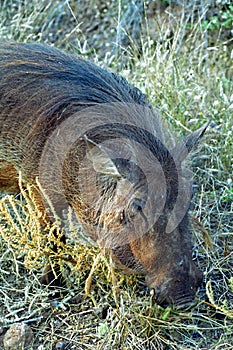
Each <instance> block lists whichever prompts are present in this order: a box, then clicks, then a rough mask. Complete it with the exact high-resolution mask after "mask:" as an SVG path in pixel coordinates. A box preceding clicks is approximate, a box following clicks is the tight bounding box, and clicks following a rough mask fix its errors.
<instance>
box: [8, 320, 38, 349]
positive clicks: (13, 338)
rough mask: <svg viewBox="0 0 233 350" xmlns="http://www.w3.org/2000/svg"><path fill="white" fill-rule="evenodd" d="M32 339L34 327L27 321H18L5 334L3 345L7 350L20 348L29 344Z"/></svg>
mask: <svg viewBox="0 0 233 350" xmlns="http://www.w3.org/2000/svg"><path fill="white" fill-rule="evenodd" d="M32 340H33V332H32V329H31V328H30V327H29V326H28V325H26V324H25V323H17V324H14V325H12V326H11V327H10V328H9V329H8V331H7V332H6V334H5V335H4V338H3V345H4V349H5V350H19V349H24V348H25V347H27V346H29V345H30V343H31V342H32Z"/></svg>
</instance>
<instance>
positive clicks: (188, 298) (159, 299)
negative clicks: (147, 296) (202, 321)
mask: <svg viewBox="0 0 233 350" xmlns="http://www.w3.org/2000/svg"><path fill="white" fill-rule="evenodd" d="M151 293H152V296H153V301H154V302H155V303H156V304H159V305H160V306H162V307H163V308H166V307H171V308H174V309H177V310H184V309H186V310H188V309H191V308H193V307H194V306H195V305H196V304H197V301H196V300H194V298H195V295H194V294H193V295H181V296H180V297H176V298H172V297H169V296H164V295H162V294H161V293H157V294H156V293H155V289H151Z"/></svg>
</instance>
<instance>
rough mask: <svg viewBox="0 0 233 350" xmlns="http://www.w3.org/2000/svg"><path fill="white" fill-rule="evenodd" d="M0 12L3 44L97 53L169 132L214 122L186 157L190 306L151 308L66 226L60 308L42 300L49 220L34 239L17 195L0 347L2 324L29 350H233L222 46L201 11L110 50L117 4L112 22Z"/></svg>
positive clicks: (68, 12) (44, 4) (26, 199)
mask: <svg viewBox="0 0 233 350" xmlns="http://www.w3.org/2000/svg"><path fill="white" fill-rule="evenodd" d="M10 2H11V6H10V5H9V1H2V2H1V5H0V13H1V18H2V21H1V24H0V35H1V39H2V40H21V41H42V42H50V43H55V44H56V45H57V46H59V47H63V48H65V49H69V50H70V49H71V48H73V50H74V51H78V52H81V53H83V54H84V55H85V56H89V55H90V53H93V52H95V59H96V58H98V60H99V61H100V64H103V65H105V64H106V63H108V65H110V66H111V67H113V69H114V70H116V71H120V72H121V74H123V75H124V76H125V77H126V78H127V79H128V80H129V81H131V82H132V83H133V84H135V85H137V86H138V87H139V88H140V89H142V90H143V91H144V92H146V93H147V94H148V96H149V98H150V100H151V102H152V104H153V105H154V106H158V107H159V108H160V109H161V113H162V116H163V117H164V118H165V119H166V120H168V121H169V122H170V123H171V124H172V125H173V127H174V128H175V129H176V130H178V131H179V133H181V134H183V133H185V132H186V131H187V130H195V129H196V128H197V127H198V126H200V125H202V124H203V123H204V122H205V121H207V120H211V121H212V122H211V127H210V128H209V130H208V133H207V136H206V138H205V139H204V140H203V142H202V147H201V148H200V150H199V152H198V153H197V154H195V156H194V159H193V167H194V172H195V184H194V191H195V195H194V198H193V204H192V215H193V216H195V217H196V218H197V219H198V220H199V221H200V222H201V223H202V224H203V225H204V227H205V230H206V231H207V234H206V233H205V231H204V230H203V228H200V226H199V225H198V223H197V222H196V221H195V220H194V221H193V227H194V232H195V235H194V259H195V260H196V262H197V264H198V265H199V266H200V267H201V269H202V271H203V272H204V281H203V284H202V287H201V288H200V290H199V292H198V293H197V305H196V307H194V308H193V309H192V310H189V311H177V310H172V309H163V308H161V307H159V306H157V305H153V304H152V302H151V296H150V294H149V292H148V290H146V288H145V287H144V284H143V281H142V280H141V279H140V278H139V277H133V276H124V275H123V274H122V273H120V272H119V271H114V270H113V268H112V267H111V264H110V262H109V259H108V258H106V257H104V255H103V254H102V252H100V251H99V249H98V248H97V247H91V246H89V245H85V244H83V237H82V235H81V232H80V228H79V227H76V226H75V227H74V226H73V225H72V220H71V219H70V220H68V223H67V227H66V230H67V231H68V230H69V232H71V234H69V239H68V245H67V246H66V247H62V246H61V250H59V251H58V253H57V256H56V258H58V259H59V262H60V264H61V266H62V271H63V274H64V276H65V277H66V280H67V287H66V288H65V290H64V291H63V293H64V294H62V298H61V299H60V300H59V301H54V300H52V299H51V296H52V293H53V291H51V290H48V289H47V288H42V286H41V284H40V282H39V279H40V277H41V274H42V270H43V266H45V265H46V264H47V263H48V262H49V261H50V259H51V257H52V254H54V253H52V252H51V248H50V246H49V245H48V243H47V240H46V239H45V237H48V236H49V237H50V240H53V239H55V238H54V237H53V232H54V228H55V226H57V225H59V222H56V223H55V224H54V226H49V225H48V227H47V228H46V229H45V231H46V234H44V233H42V227H41V225H40V221H39V218H40V215H41V213H40V212H39V210H37V208H36V206H35V204H34V202H33V196H32V194H31V189H30V188H27V189H26V190H25V191H24V192H23V194H21V195H18V196H9V195H6V194H4V195H3V196H2V199H1V202H0V229H1V234H2V237H0V252H1V258H0V259H1V264H0V286H1V288H0V305H1V315H0V347H3V346H2V343H1V342H2V339H3V336H4V333H5V332H6V330H7V329H8V328H9V326H10V325H12V324H14V323H18V322H26V323H27V324H28V325H29V326H30V327H31V328H32V330H33V333H34V340H33V343H32V344H30V346H29V347H28V349H39V350H45V349H59V346H60V349H94V348H95V349H148V350H150V349H165V350H166V349H168V350H170V349H177V350H178V349H183V350H188V349H193V350H194V349H202V350H205V349H206V350H207V349H208V350H209V349H211V350H220V349H221V350H224V349H225V350H228V349H232V348H233V346H232V344H233V326H232V324H233V322H232V318H233V274H232V271H233V220H232V214H233V204H232V203H233V187H232V186H233V185H232V183H233V178H232V173H233V156H232V149H233V137H232V132H233V129H232V125H233V114H232V108H233V105H232V103H233V86H232V81H231V80H230V77H232V64H231V58H232V51H231V50H232V43H231V42H230V41H229V40H227V39H225V38H224V39H222V37H221V36H220V35H217V36H216V33H215V34H214V35H213V36H211V34H212V33H211V32H210V31H208V30H207V29H203V26H202V19H203V18H204V17H205V13H206V11H205V10H206V9H207V8H205V7H203V8H202V10H203V11H199V12H194V11H193V12H190V13H191V14H192V16H191V17H190V18H191V19H189V20H187V18H188V17H187V14H186V12H185V11H184V12H183V13H182V11H178V12H177V13H176V12H175V10H174V11H172V9H167V14H166V13H164V12H163V13H160V14H153V16H152V15H151V13H150V12H148V17H147V20H145V19H144V18H143V21H142V26H141V33H140V40H138V38H137V40H136V37H134V31H133V30H132V31H130V28H127V31H126V32H127V35H128V40H127V42H122V43H121V46H122V47H121V50H122V51H120V52H119V50H118V51H117V52H116V51H115V50H114V48H115V47H116V46H114V44H112V42H113V40H114V38H116V33H117V29H119V28H118V27H119V25H120V23H121V22H120V19H121V18H123V19H124V15H125V13H126V10H125V9H126V7H124V6H125V4H126V2H122V8H121V13H119V12H118V7H117V6H116V5H114V6H113V5H110V4H108V5H104V4H103V3H102V2H101V1H92V2H91V3H90V5H89V7H88V11H86V13H85V9H86V6H83V7H82V6H81V4H82V1H78V2H76V1H53V2H50V1H45V0H44V1H38V0H33V1H22V0H18V1H13V0H11V1H10ZM138 3H140V2H138ZM78 4H79V5H78ZM203 4H205V2H203ZM206 4H207V3H206ZM101 6H104V9H105V10H104V11H103V10H102V7H101ZM206 6H207V5H206ZM81 9H82V10H81ZM92 9H93V10H92ZM94 9H95V10H94ZM82 11H83V12H82ZM80 13H81V14H80ZM82 13H83V15H82ZM94 13H95V14H96V16H95V15H94ZM130 13H131V12H130ZM194 14H195V15H194ZM85 16H86V17H85ZM121 16H122V17H121ZM151 16H152V17H153V18H152V17H151ZM151 18H152V19H153V20H152V19H151ZM90 23H92V26H91V27H90ZM122 23H124V21H122ZM130 23H131V24H132V26H133V21H132V22H130ZM95 24H96V26H95ZM136 24H137V23H136ZM86 28H90V32H88V31H87V30H86ZM95 28H96V29H95ZM106 28H108V31H106ZM133 28H137V25H136V27H135V26H133ZM153 28H154V31H153ZM158 28H160V29H158ZM187 28H188V29H187ZM83 29H85V32H83V31H82V30H83ZM103 33H104V34H103ZM118 33H119V31H118ZM153 33H154V34H153ZM108 34H109V35H108ZM153 35H154V37H153ZM118 38H119V37H118ZM91 39H92V40H91ZM115 42H116V41H115ZM87 43H88V44H87ZM135 43H137V44H135ZM101 44H102V45H101ZM126 57H127V63H126ZM92 58H93V56H92ZM208 236H209V237H210V239H211V242H212V244H210V242H209V240H208ZM97 257H98V258H97ZM25 266H27V267H29V269H28V268H27V269H26V268H25ZM93 266H95V269H94V271H91V268H92V267H93ZM30 268H31V269H30ZM90 272H91V274H92V272H93V275H90ZM90 276H92V279H91V285H90ZM88 277H89V279H88ZM88 288H90V290H89V291H88ZM85 290H86V292H89V295H87V293H85Z"/></svg>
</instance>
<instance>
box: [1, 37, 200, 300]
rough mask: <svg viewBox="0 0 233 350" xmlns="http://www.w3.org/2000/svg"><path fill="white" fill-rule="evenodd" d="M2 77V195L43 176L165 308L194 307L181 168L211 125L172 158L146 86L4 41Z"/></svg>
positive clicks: (61, 203)
mask: <svg viewBox="0 0 233 350" xmlns="http://www.w3.org/2000/svg"><path fill="white" fill-rule="evenodd" d="M0 71H1V76H0V106H1V109H0V189H2V190H9V191H17V184H18V178H17V173H18V171H21V173H22V178H23V181H24V182H25V183H27V182H29V183H32V184H34V185H36V177H38V178H39V181H40V183H41V185H42V187H43V188H44V189H45V191H47V194H48V195H49V197H50V198H51V201H52V202H53V205H54V207H55V209H56V210H57V212H58V213H59V214H61V213H62V211H63V209H64V208H65V204H66V203H68V204H69V205H70V206H71V207H72V208H73V209H74V211H75V213H76V216H77V218H78V221H79V222H80V223H81V224H82V225H83V230H84V233H85V234H86V235H87V236H90V237H91V238H92V239H94V240H95V241H97V242H98V243H99V244H100V245H102V246H105V247H107V248H108V249H109V250H110V251H111V252H112V255H113V257H114V258H115V260H116V261H118V262H119V263H120V264H121V265H122V266H123V267H125V268H126V269H127V271H129V272H139V273H141V274H143V275H145V278H146V283H147V285H148V286H149V287H150V288H153V289H154V291H155V293H154V296H155V301H156V302H158V303H164V302H168V303H169V304H175V305H177V306H181V305H182V306H186V305H188V304H189V303H191V302H192V301H193V299H194V296H195V293H196V289H197V287H198V285H199V284H200V282H201V279H202V274H201V272H200V271H199V270H198V268H197V267H196V266H195V264H194V262H193V261H192V243H191V232H190V228H189V221H188V214H187V212H188V207H189V202H190V181H189V180H188V179H185V176H184V174H183V170H182V168H181V163H182V161H183V160H184V158H185V157H186V155H187V154H188V153H189V152H190V150H191V148H192V147H193V146H194V145H195V144H196V143H197V141H198V139H199V138H200V137H201V136H202V134H203V132H204V130H205V127H204V128H202V129H199V130H198V131H196V132H194V133H193V134H191V135H189V136H188V137H186V138H185V139H184V140H183V141H181V142H180V143H179V144H178V145H176V146H174V145H172V142H170V143H171V145H170V146H171V147H170V151H169V150H168V148H167V146H165V138H166V137H165V136H164V133H163V131H162V128H161V125H160V119H159V117H158V116H157V115H155V114H154V112H153V111H152V109H151V107H150V105H149V103H148V102H147V100H146V98H145V96H144V95H143V94H142V93H141V92H140V91H139V90H138V89H136V88H134V87H132V86H131V85H129V84H128V83H127V82H126V80H125V79H123V78H121V77H119V76H118V75H116V74H113V73H110V72H108V71H106V70H104V69H101V68H100V67H97V66H96V65H94V64H93V63H91V62H89V61H86V60H83V59H82V58H79V57H74V56H69V55H67V54H65V53H62V52H61V51H59V50H57V49H54V48H51V47H48V46H44V45H40V44H20V43H18V44H16V43H12V44H7V43H3V44H0ZM187 192H188V194H187ZM184 198H185V199H184ZM178 202H179V203H178ZM48 215H49V214H48Z"/></svg>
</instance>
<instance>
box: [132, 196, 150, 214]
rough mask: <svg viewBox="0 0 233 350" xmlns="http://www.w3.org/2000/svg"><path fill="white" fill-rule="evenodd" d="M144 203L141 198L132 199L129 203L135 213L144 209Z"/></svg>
mask: <svg viewBox="0 0 233 350" xmlns="http://www.w3.org/2000/svg"><path fill="white" fill-rule="evenodd" d="M145 204H146V201H145V200H144V199H141V198H134V199H133V200H132V202H131V205H132V208H133V209H135V210H137V211H142V209H143V208H144V207H145Z"/></svg>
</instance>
